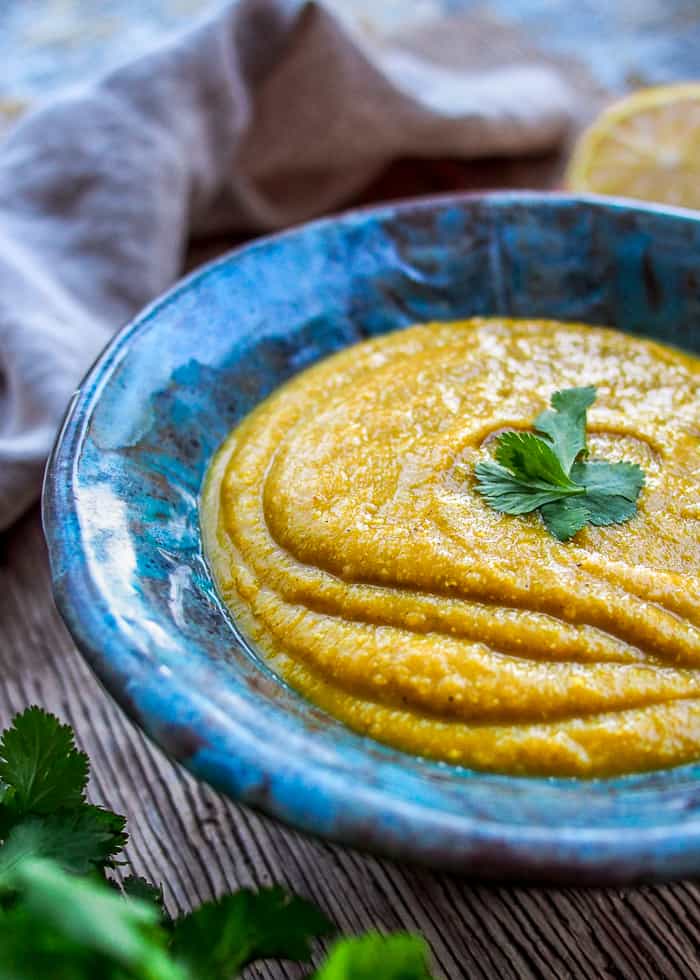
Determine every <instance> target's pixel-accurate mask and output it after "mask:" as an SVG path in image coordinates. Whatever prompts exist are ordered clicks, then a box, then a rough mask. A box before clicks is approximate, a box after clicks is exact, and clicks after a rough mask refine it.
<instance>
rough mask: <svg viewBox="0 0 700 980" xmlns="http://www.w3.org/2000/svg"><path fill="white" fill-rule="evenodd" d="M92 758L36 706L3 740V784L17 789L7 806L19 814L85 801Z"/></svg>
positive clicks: (49, 810) (0, 757)
mask: <svg viewBox="0 0 700 980" xmlns="http://www.w3.org/2000/svg"><path fill="white" fill-rule="evenodd" d="M87 779H88V758H87V756H86V755H85V753H84V752H79V751H78V749H76V747H75V742H74V739H73V732H72V730H71V728H70V727H69V726H68V725H62V724H61V723H60V722H59V720H58V718H55V717H54V716H53V715H51V714H49V713H48V712H46V711H43V710H42V709H41V708H37V707H31V708H27V709H26V711H23V712H22V714H20V715H17V716H16V717H15V718H14V721H13V723H12V725H11V726H10V727H9V728H6V729H5V731H4V732H3V734H2V738H0V780H2V782H3V783H5V784H6V785H7V786H9V787H10V788H11V789H12V791H13V792H12V796H11V798H10V799H9V802H8V803H7V804H6V805H7V806H9V807H11V808H12V810H13V811H14V813H15V814H17V815H22V814H25V813H35V814H43V813H52V812H53V811H55V810H58V809H60V808H61V807H75V806H78V805H80V804H81V803H83V801H84V799H85V787H86V785H87Z"/></svg>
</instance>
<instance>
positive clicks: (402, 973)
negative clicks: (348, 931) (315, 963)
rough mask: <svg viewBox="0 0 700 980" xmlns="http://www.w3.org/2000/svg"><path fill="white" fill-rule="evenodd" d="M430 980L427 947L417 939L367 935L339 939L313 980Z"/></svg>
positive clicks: (404, 934)
mask: <svg viewBox="0 0 700 980" xmlns="http://www.w3.org/2000/svg"><path fill="white" fill-rule="evenodd" d="M378 977H381V980H431V973H430V971H429V969H428V947H427V945H426V943H425V941H424V940H423V939H421V937H420V936H411V935H408V934H406V933H395V934H394V935H391V936H381V935H380V934H379V933H372V932H370V933H367V935H366V936H358V937H356V938H353V939H341V940H340V941H339V942H338V943H336V944H335V946H334V947H333V948H332V950H331V952H330V954H329V956H328V959H327V960H326V962H325V963H324V964H323V966H322V967H321V968H320V969H319V970H317V971H316V973H315V974H314V976H313V980H377V978H378Z"/></svg>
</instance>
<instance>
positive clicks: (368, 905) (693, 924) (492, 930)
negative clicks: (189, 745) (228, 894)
mask: <svg viewBox="0 0 700 980" xmlns="http://www.w3.org/2000/svg"><path fill="white" fill-rule="evenodd" d="M1 547H2V551H1V553H0V636H1V637H2V642H1V643H0V723H2V725H3V726H4V725H6V724H7V722H8V721H9V719H10V717H11V715H12V714H13V713H14V712H15V711H18V710H20V709H21V708H23V707H25V706H26V705H27V704H30V703H37V704H41V705H43V706H45V707H46V708H48V709H50V710H52V711H54V712H55V713H56V714H58V715H59V716H60V717H61V718H62V719H64V720H66V721H68V722H70V724H71V725H73V727H74V728H75V730H76V731H77V733H78V740H79V742H80V745H81V746H82V748H84V749H85V750H86V751H87V752H88V753H89V755H90V758H91V760H92V781H91V791H90V795H91V797H92V798H93V799H94V800H95V801H96V802H100V803H104V804H106V805H108V806H109V807H111V808H112V809H114V810H117V811H119V812H120V813H125V814H126V815H127V816H128V818H129V827H130V830H131V841H130V843H129V845H128V848H127V857H128V859H129V864H130V868H129V870H133V871H134V872H136V873H138V874H143V875H145V876H146V877H148V878H150V879H151V880H153V881H158V882H162V883H163V886H164V890H165V895H166V898H167V902H168V906H169V907H170V909H171V910H173V911H174V910H176V909H184V908H187V907H189V906H190V905H191V904H193V903H194V904H197V903H198V902H201V901H202V900H205V899H207V898H209V897H211V896H213V895H216V894H220V893H222V892H225V891H228V890H231V889H235V888H237V887H239V886H241V885H254V886H255V885H269V884H271V883H280V884H284V885H286V886H288V887H289V888H291V889H293V890H294V891H296V892H298V893H301V894H303V895H306V896H308V897H310V898H312V899H314V900H315V901H316V902H317V903H318V904H319V905H320V906H322V907H323V908H324V909H325V910H326V912H327V913H328V915H329V916H330V917H331V918H332V919H333V920H334V921H335V922H336V923H337V924H338V926H339V927H340V928H341V929H342V930H343V931H344V932H356V931H361V930H364V929H369V928H379V929H387V930H389V929H409V930H417V931H419V932H421V933H422V934H423V935H424V936H425V937H426V939H427V940H428V942H429V943H430V945H431V947H432V950H433V957H434V966H435V972H436V974H437V975H439V976H444V977H448V978H450V980H456V978H461V977H465V978H466V977H468V978H470V980H501V978H502V980H530V978H538V977H545V978H551V980H565V978H568V977H571V978H576V980H578V978H596V980H599V978H610V980H613V978H614V980H620V978H634V980H644V978H649V980H661V978H663V980H688V978H693V977H700V955H699V954H698V948H699V944H700V889H699V888H698V886H697V885H695V884H693V883H692V882H680V883H678V884H675V885H667V886H659V887H643V888H630V889H609V890H578V889H575V888H566V889H563V888H556V889H546V888H526V887H517V888H514V887H495V886H489V885H483V884H478V883H472V882H469V881H466V880H464V879H460V878H457V877H450V876H448V875H445V874H431V873H430V872H428V871H424V870H420V869H415V868H411V867H407V866H399V865H395V864H390V863H389V862H386V861H379V860H376V859H374V858H371V857H365V856H362V855H360V854H357V853H354V852H351V851H345V850H342V849H341V848H339V847H332V846H330V845H328V844H324V843H320V842H318V841H314V840H310V839H307V838H305V837H302V836H301V835H299V834H297V833H294V832H292V831H290V830H286V829H285V828H284V827H282V826H280V825H278V824H276V823H274V822H273V821H271V820H268V819H265V818H262V817H259V816H256V815H255V814H254V813H251V812H250V811H249V810H245V809H243V808H241V807H238V806H235V805H233V804H232V803H229V802H227V801H226V800H225V799H223V798H222V797H220V796H218V795H217V794H216V793H215V792H213V791H212V790H211V789H209V788H208V787H207V786H204V785H202V784H199V783H197V782H195V781H194V779H192V778H191V777H190V776H189V775H188V774H187V773H186V772H185V771H184V770H183V769H181V768H179V767H177V766H175V765H173V764H172V763H171V762H169V761H168V760H167V759H166V758H165V757H164V756H163V755H162V753H161V752H160V751H159V750H158V749H157V748H155V747H154V746H153V745H152V744H151V743H150V742H148V741H146V739H145V738H144V737H143V736H142V735H141V733H140V732H139V731H138V729H136V728H135V727H134V726H133V725H132V724H131V723H130V722H129V721H128V720H127V719H126V717H125V716H124V715H123V713H122V712H121V710H120V709H119V708H118V707H117V706H116V705H115V703H114V702H113V701H112V700H111V699H110V697H109V696H108V695H106V694H105V693H104V691H103V690H102V689H101V687H100V686H99V684H98V683H97V681H96V680H95V678H94V677H93V676H92V674H91V673H90V671H89V670H88V668H87V667H86V666H85V664H84V663H83V661H82V659H81V658H80V656H79V655H78V653H77V652H76V650H75V647H74V645H73V643H72V641H71V639H70V637H69V636H68V633H67V631H66V629H65V628H64V626H63V624H62V622H61V621H60V619H59V617H58V614H57V613H56V611H55V609H54V606H53V604H52V601H51V595H50V583H49V575H48V566H47V559H46V551H45V547H44V542H43V537H42V532H41V525H40V521H39V515H38V512H37V511H34V512H32V513H30V514H29V515H27V517H26V518H25V519H24V520H22V521H21V522H20V523H19V524H18V525H16V526H15V527H14V528H13V529H12V530H11V531H10V532H8V533H7V534H6V535H5V538H4V540H2V545H1ZM249 975H250V976H255V977H266V978H281V977H299V976H302V975H303V971H301V970H300V969H299V968H298V967H295V966H291V965H289V964H279V965H264V966H261V967H259V968H252V969H251V971H250V974H249ZM377 980H381V977H378V978H377Z"/></svg>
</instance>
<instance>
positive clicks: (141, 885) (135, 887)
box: [122, 875, 168, 919]
mask: <svg viewBox="0 0 700 980" xmlns="http://www.w3.org/2000/svg"><path fill="white" fill-rule="evenodd" d="M122 891H123V893H124V895H125V896H126V898H127V899H132V898H135V899H138V900H140V901H143V902H151V903H152V904H153V905H155V906H156V907H157V908H158V909H159V910H160V912H161V916H162V918H163V919H167V918H168V914H167V912H166V911H165V899H164V898H163V889H162V888H161V887H159V886H157V885H152V884H151V882H150V881H146V879H145V878H141V877H140V875H129V876H128V877H127V878H125V879H124V881H123V882H122Z"/></svg>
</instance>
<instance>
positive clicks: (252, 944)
mask: <svg viewBox="0 0 700 980" xmlns="http://www.w3.org/2000/svg"><path fill="white" fill-rule="evenodd" d="M333 931H334V927H333V925H332V924H331V923H330V922H329V921H328V919H327V918H326V916H325V915H324V914H323V913H322V912H321V911H320V910H319V909H317V908H316V906H315V905H312V904H311V902H307V901H306V900H305V899H303V898H296V897H294V896H291V895H288V894H287V893H286V892H285V891H284V890H283V889H281V888H266V889H262V890H261V891H258V892H253V891H250V890H248V889H242V890H241V891H239V892H236V893H235V894H234V895H226V896H224V897H223V898H220V899H219V900H218V901H215V902H206V903H205V904H204V905H200V906H199V908H197V909H195V911H194V912H191V913H190V914H189V915H186V916H183V917H182V918H179V919H176V920H175V922H174V923H173V929H172V945H171V951H172V954H173V956H174V957H175V958H176V959H177V960H178V962H180V963H182V964H183V965H184V966H186V967H188V968H189V969H190V971H191V972H192V974H193V976H195V977H206V978H207V980H228V978H230V977H232V976H235V975H236V972H237V971H239V970H241V969H242V968H243V967H244V966H245V965H246V964H247V963H251V962H252V961H253V960H256V959H264V958H267V957H279V958H281V959H287V960H296V961H303V960H307V959H308V958H309V956H310V953H311V949H310V945H309V942H310V940H311V939H314V938H316V937H318V936H325V935H328V934H329V933H330V932H333Z"/></svg>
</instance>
